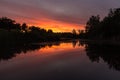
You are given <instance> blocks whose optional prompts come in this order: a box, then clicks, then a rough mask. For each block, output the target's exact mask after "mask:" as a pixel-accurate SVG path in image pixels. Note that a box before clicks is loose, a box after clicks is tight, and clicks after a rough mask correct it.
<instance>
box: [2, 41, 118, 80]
mask: <svg viewBox="0 0 120 80" xmlns="http://www.w3.org/2000/svg"><path fill="white" fill-rule="evenodd" d="M0 80H120V46H119V45H104V44H92V43H84V42H82V41H68V42H67V41H66V42H52V43H42V44H37V45H36V44H32V45H24V46H12V47H11V46H9V47H1V49H0Z"/></svg>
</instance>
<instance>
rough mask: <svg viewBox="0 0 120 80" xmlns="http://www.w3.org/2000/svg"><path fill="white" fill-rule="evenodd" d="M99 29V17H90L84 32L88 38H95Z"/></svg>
mask: <svg viewBox="0 0 120 80" xmlns="http://www.w3.org/2000/svg"><path fill="white" fill-rule="evenodd" d="M99 28H100V17H99V15H97V16H91V17H90V18H89V20H88V21H87V24H86V27H85V32H86V34H87V36H88V37H91V38H92V37H95V36H97V35H98V32H99V30H100V29H99Z"/></svg>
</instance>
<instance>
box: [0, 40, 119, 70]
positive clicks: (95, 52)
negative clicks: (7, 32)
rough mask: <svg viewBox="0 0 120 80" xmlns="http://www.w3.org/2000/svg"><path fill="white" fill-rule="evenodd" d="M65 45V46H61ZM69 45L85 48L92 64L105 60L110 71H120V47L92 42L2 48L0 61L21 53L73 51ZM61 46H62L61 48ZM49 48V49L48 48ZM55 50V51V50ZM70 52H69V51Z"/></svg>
mask: <svg viewBox="0 0 120 80" xmlns="http://www.w3.org/2000/svg"><path fill="white" fill-rule="evenodd" d="M63 43H65V45H61V44H63ZM67 43H71V44H72V48H76V47H80V46H82V47H84V49H85V51H86V55H87V56H88V58H89V60H90V61H91V62H97V63H99V62H100V60H103V61H104V63H107V65H108V66H109V69H115V70H117V71H120V45H111V44H101V43H100V44H98V43H97V44H93V43H92V42H86V41H84V40H83V41H81V40H80V41H78V40H73V41H63V42H52V43H50V42H49V43H37V44H26V45H19V46H18V45H17V46H3V47H1V48H0V61H3V60H9V59H12V58H13V57H16V55H18V54H21V53H24V54H26V53H28V52H29V51H35V50H39V51H40V50H41V51H42V50H43V51H42V52H50V51H54V50H55V49H56V48H55V47H54V46H58V48H59V49H61V48H63V47H65V49H66V50H67V49H71V48H70V47H69V46H70V44H68V45H67ZM60 45H61V46H60ZM46 47H49V48H46ZM53 48H55V49H53ZM68 51H69V50H68Z"/></svg>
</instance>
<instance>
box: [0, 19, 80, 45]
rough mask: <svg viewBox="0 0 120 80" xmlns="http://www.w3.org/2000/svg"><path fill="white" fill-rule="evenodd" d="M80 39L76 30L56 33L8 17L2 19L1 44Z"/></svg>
mask: <svg viewBox="0 0 120 80" xmlns="http://www.w3.org/2000/svg"><path fill="white" fill-rule="evenodd" d="M76 38H78V35H77V32H76V30H74V29H73V31H72V32H64V33H54V32H53V31H52V30H51V29H49V30H46V29H42V28H40V27H38V26H28V25H27V24H26V23H23V24H20V23H16V21H14V20H12V19H9V18H7V17H2V18H0V44H4V45H9V44H10V45H11V44H12V45H18V44H27V43H37V42H46V41H60V40H66V39H76Z"/></svg>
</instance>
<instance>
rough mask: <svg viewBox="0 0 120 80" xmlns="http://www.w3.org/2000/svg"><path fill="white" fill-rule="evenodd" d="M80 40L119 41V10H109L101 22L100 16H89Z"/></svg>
mask: <svg viewBox="0 0 120 80" xmlns="http://www.w3.org/2000/svg"><path fill="white" fill-rule="evenodd" d="M80 37H81V38H87V39H102V40H120V8H115V9H110V11H109V13H108V15H107V16H105V17H104V18H103V19H102V20H101V19H100V16H99V15H97V16H91V17H90V18H89V20H88V21H87V23H86V26H85V31H84V33H81V36H80Z"/></svg>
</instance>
